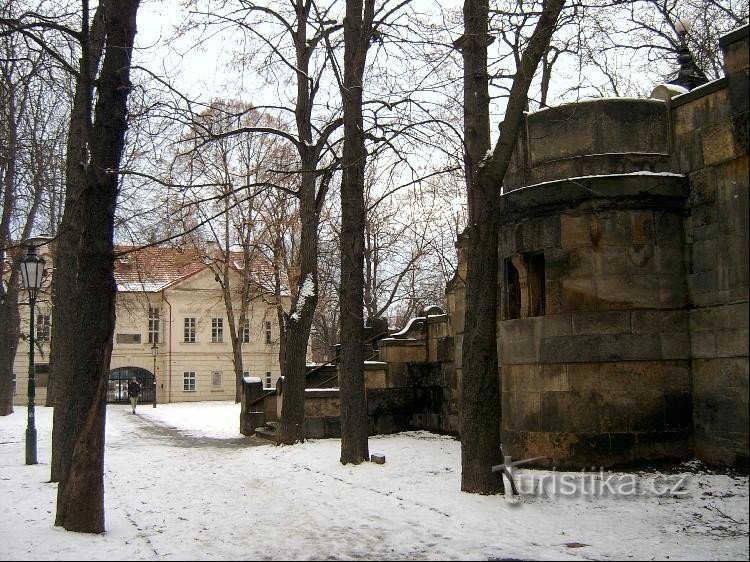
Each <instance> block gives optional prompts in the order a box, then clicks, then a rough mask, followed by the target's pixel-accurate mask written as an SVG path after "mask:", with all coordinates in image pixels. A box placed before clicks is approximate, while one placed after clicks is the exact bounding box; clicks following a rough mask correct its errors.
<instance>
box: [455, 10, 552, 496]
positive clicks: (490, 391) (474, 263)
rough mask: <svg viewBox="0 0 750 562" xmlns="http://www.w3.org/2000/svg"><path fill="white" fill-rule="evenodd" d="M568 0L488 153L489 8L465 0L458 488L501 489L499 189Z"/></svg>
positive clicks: (539, 45) (544, 25) (517, 84)
mask: <svg viewBox="0 0 750 562" xmlns="http://www.w3.org/2000/svg"><path fill="white" fill-rule="evenodd" d="M564 3H565V0H548V1H547V2H546V3H545V5H544V9H543V10H542V12H541V14H540V16H539V19H538V21H537V24H536V27H535V30H534V33H533V35H532V37H531V39H530V40H529V43H528V46H527V47H526V49H525V50H524V52H523V55H522V56H521V59H520V64H519V67H518V69H517V72H516V74H515V77H514V79H513V84H512V86H511V88H510V94H509V97H508V104H507V107H506V111H505V117H504V119H503V124H502V128H501V133H500V138H499V140H498V142H497V144H496V145H495V147H494V149H492V150H491V151H490V134H489V94H488V74H487V46H488V44H489V39H488V34H487V29H488V27H487V26H488V13H487V5H486V4H482V2H479V1H478V0H465V2H464V26H465V28H464V35H463V36H462V37H461V39H460V40H459V41H458V42H457V45H458V46H459V48H460V49H461V51H462V53H463V58H464V73H465V82H464V84H465V85H464V88H465V94H464V112H465V114H464V127H465V130H466V134H465V139H466V167H467V169H466V178H467V190H468V195H469V207H468V210H469V226H468V227H467V230H466V234H467V235H468V251H467V258H468V259H467V261H468V273H467V279H466V318H467V322H466V331H465V333H464V343H463V357H462V380H461V401H462V402H461V425H460V432H461V467H462V472H461V489H462V490H463V491H466V492H474V493H482V494H492V493H496V492H498V491H499V492H504V487H503V482H502V478H501V477H500V476H499V475H498V473H493V472H492V466H493V465H494V464H499V463H498V461H499V459H500V390H499V383H498V368H497V339H496V329H497V318H496V311H497V306H496V305H497V275H498V271H497V270H498V258H497V236H498V220H497V219H498V215H497V211H498V204H497V197H496V193H497V187H498V186H499V185H501V184H502V180H503V177H504V176H505V172H506V171H507V168H508V163H509V161H510V157H511V155H512V152H513V149H514V147H515V143H516V139H517V136H518V130H519V127H520V123H521V118H522V114H523V111H524V108H525V107H526V103H527V102H526V99H527V95H528V90H529V87H530V85H531V81H532V79H533V77H534V74H535V71H536V69H537V67H538V65H539V61H540V60H541V59H542V57H543V56H544V53H545V52H546V51H547V48H548V46H549V43H550V39H551V37H552V34H553V32H554V29H555V24H556V22H557V18H558V16H559V14H560V11H561V10H562V7H563V5H564Z"/></svg>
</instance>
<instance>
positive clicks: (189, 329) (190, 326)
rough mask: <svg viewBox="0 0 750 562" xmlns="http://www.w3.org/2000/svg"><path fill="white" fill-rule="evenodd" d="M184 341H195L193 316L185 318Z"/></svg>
mask: <svg viewBox="0 0 750 562" xmlns="http://www.w3.org/2000/svg"><path fill="white" fill-rule="evenodd" d="M182 341H184V342H185V343H195V318H185V337H184V339H183V340H182Z"/></svg>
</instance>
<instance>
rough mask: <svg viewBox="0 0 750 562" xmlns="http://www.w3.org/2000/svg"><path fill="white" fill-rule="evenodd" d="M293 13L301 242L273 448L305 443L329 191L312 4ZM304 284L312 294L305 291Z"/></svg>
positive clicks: (300, 0) (285, 330)
mask: <svg viewBox="0 0 750 562" xmlns="http://www.w3.org/2000/svg"><path fill="white" fill-rule="evenodd" d="M294 4H295V7H296V11H297V28H296V29H295V33H294V45H295V49H296V57H297V60H296V62H297V68H298V69H299V70H298V72H297V99H296V105H295V109H294V115H295V119H296V124H297V134H298V136H299V139H300V140H301V141H302V143H301V144H299V145H298V147H297V149H298V151H299V154H300V163H301V165H302V168H301V169H302V173H301V174H300V176H301V181H300V183H301V185H300V189H299V200H300V201H299V214H300V224H301V225H302V231H301V233H300V242H299V267H300V276H299V285H298V291H297V298H296V299H295V302H294V303H292V305H293V306H292V309H291V313H290V314H288V315H287V314H285V313H284V312H283V311H281V313H280V317H281V318H280V320H281V322H280V323H279V325H280V329H281V330H282V334H281V348H280V351H279V362H280V364H281V374H282V376H283V377H284V379H283V385H282V398H281V421H280V423H279V430H278V435H277V443H279V444H285V445H291V444H293V443H297V442H302V441H304V440H305V433H304V423H305V384H306V380H305V376H306V371H307V343H308V341H309V339H310V330H311V328H312V322H313V315H314V314H315V309H316V307H317V306H318V226H319V224H320V207H321V205H322V200H323V198H324V196H325V192H326V189H327V181H326V180H325V174H323V176H324V178H323V179H321V181H320V187H319V191H318V193H317V195H316V184H317V182H318V175H319V172H318V163H319V162H318V158H319V156H320V149H321V147H313V146H312V133H313V128H312V122H311V114H312V101H313V100H312V97H311V95H312V93H311V90H310V88H311V86H312V85H311V83H310V80H309V75H308V70H309V67H310V56H311V55H312V49H314V46H313V45H311V44H309V42H308V37H307V21H308V18H309V16H310V7H311V6H312V4H311V3H310V2H307V1H304V0H296V1H295V2H294ZM306 283H307V284H308V287H312V292H310V291H308V290H304V293H305V294H304V295H302V297H301V296H300V295H301V294H302V293H303V289H304V287H305V285H306Z"/></svg>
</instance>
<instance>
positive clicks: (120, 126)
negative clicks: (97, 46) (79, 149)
mask: <svg viewBox="0 0 750 562" xmlns="http://www.w3.org/2000/svg"><path fill="white" fill-rule="evenodd" d="M138 5H139V0H118V1H117V2H109V3H107V4H106V5H105V10H106V18H105V29H106V40H107V49H106V54H105V56H104V61H103V64H102V70H101V73H100V76H99V79H98V85H97V94H98V96H97V103H96V110H95V116H94V124H93V127H92V129H91V136H90V143H89V147H90V155H91V159H90V162H89V163H88V164H87V165H86V168H85V181H86V184H85V187H83V189H81V188H80V187H78V189H77V191H79V192H81V197H80V199H79V200H78V202H77V203H78V206H79V208H80V210H81V217H82V220H83V221H84V222H83V224H82V228H81V229H80V231H78V232H77V233H76V234H77V236H78V239H77V240H74V241H70V242H72V243H70V245H69V246H68V247H72V248H77V252H76V253H75V256H76V258H77V259H76V261H74V262H70V263H65V262H62V263H58V264H57V267H58V271H59V270H60V269H65V271H66V275H65V276H64V277H63V281H64V283H60V284H58V286H57V292H56V293H55V295H54V297H55V299H56V304H57V303H58V302H60V301H61V300H64V299H65V298H66V297H67V299H70V300H72V301H73V302H75V303H76V304H77V318H76V322H75V324H72V325H70V326H66V328H67V331H66V332H65V333H64V334H63V335H62V339H61V340H58V341H57V344H58V349H59V350H67V351H68V352H69V353H66V355H69V356H72V357H73V359H74V362H73V363H72V364H71V365H69V366H66V367H69V369H70V371H72V372H71V373H70V375H69V380H70V381H71V385H70V387H69V392H67V393H66V394H67V395H68V396H67V401H68V407H67V409H66V411H65V412H64V417H62V418H60V419H56V421H61V422H62V423H63V427H62V429H61V430H62V434H61V435H60V438H61V439H62V441H61V443H60V444H59V445H60V447H61V450H60V452H61V460H60V466H59V469H60V473H59V476H60V485H59V487H58V494H57V516H56V519H55V524H56V525H60V526H63V527H64V528H65V529H67V530H69V531H78V532H86V533H102V532H104V479H103V468H104V422H105V413H106V410H105V407H106V390H107V381H108V376H109V363H110V357H111V352H112V335H113V331H114V323H115V293H116V286H115V281H114V251H113V231H114V215H115V207H116V204H117V193H118V176H117V173H116V172H114V171H116V170H118V169H119V166H120V159H121V157H122V150H123V147H124V142H125V131H126V130H127V97H128V93H129V91H130V60H131V53H132V48H133V40H134V37H135V30H136V29H135V24H136V13H137V11H138ZM65 212H66V213H67V212H68V208H67V206H66V211H65ZM65 222H66V223H67V224H70V223H69V221H65ZM70 232H72V230H71V231H69V232H61V235H60V238H61V239H62V238H67V237H68V236H69V235H70ZM76 242H77V243H76ZM71 281H72V282H71ZM92 295H96V298H92ZM73 348H76V351H74V352H72V353H70V350H72V349H73ZM55 364H56V365H57V366H58V368H60V366H61V362H60V361H55ZM58 381H59V379H58ZM58 390H59V389H58ZM58 394H59V393H58ZM57 404H59V395H58V397H57V403H56V406H57Z"/></svg>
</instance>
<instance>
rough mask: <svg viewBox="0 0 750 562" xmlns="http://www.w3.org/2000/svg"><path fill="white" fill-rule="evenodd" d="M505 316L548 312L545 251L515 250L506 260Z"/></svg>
mask: <svg viewBox="0 0 750 562" xmlns="http://www.w3.org/2000/svg"><path fill="white" fill-rule="evenodd" d="M504 269H505V314H504V315H503V320H513V319H516V318H528V317H531V316H542V315H543V314H544V313H545V307H546V302H545V290H544V288H545V281H546V279H545V271H544V254H516V255H515V256H513V257H511V258H507V259H506V260H505V268H504Z"/></svg>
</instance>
